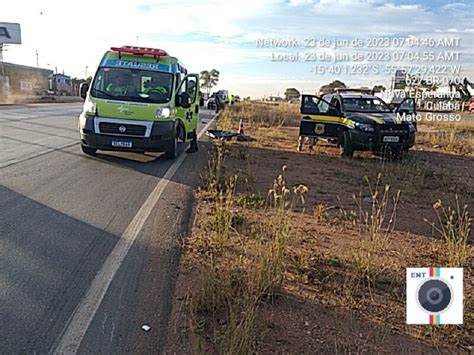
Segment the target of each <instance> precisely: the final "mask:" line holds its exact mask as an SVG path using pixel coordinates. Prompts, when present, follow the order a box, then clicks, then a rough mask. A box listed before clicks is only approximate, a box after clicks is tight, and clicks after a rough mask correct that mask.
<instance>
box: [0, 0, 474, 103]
mask: <svg viewBox="0 0 474 355" xmlns="http://www.w3.org/2000/svg"><path fill="white" fill-rule="evenodd" d="M473 9H474V0H470V1H462V0H454V1H449V0H448V1H439V0H434V1H429V0H419V1H411V0H410V1H391V2H386V1H379V0H359V1H356V0H339V1H337V0H225V1H217V0H211V1H205V0H204V1H189V0H188V1H186V0H175V1H168V0H161V1H160V0H156V1H142V0H129V1H120V2H119V1H117V0H115V1H110V0H101V1H90V0H82V1H56V0H37V1H34V2H33V1H25V0H16V1H12V2H9V3H8V6H6V7H5V6H4V5H3V6H2V8H1V12H0V22H18V23H20V25H21V30H22V44H21V45H8V47H7V51H6V52H5V53H4V61H6V62H13V63H18V64H24V65H31V66H36V64H37V56H36V52H38V63H39V66H40V67H42V68H49V69H52V70H55V68H57V70H58V72H63V71H64V73H65V74H68V75H71V76H73V77H85V75H86V71H87V75H93V73H94V72H95V70H96V69H97V64H98V63H99V61H100V58H101V57H102V55H103V53H104V52H105V51H106V50H107V49H108V48H110V47H111V46H121V45H138V46H144V47H154V48H162V49H165V50H166V51H167V52H168V53H170V54H172V55H174V56H176V57H178V58H179V59H180V60H181V61H182V62H183V63H184V64H185V65H186V66H187V67H188V69H189V70H190V72H200V71H202V70H210V69H217V70H219V71H220V73H221V75H220V83H219V87H218V88H219V89H228V90H229V91H230V92H233V93H236V94H239V95H240V96H242V97H246V96H251V97H262V96H264V95H266V96H268V95H283V93H284V91H285V89H286V88H288V87H295V88H297V89H298V90H300V91H302V92H305V93H314V92H316V91H317V90H318V89H319V87H320V86H321V85H323V84H327V83H329V82H331V81H333V80H335V79H339V80H342V81H344V82H345V83H346V84H348V85H350V86H357V87H360V86H368V87H372V86H373V85H375V84H382V85H384V86H386V87H389V86H390V81H391V77H392V75H388V74H383V73H379V74H374V73H372V72H371V73H369V74H367V73H364V72H362V73H360V74H358V73H350V71H351V70H354V69H358V68H357V66H360V65H374V63H373V62H370V61H367V60H366V59H364V61H362V62H361V61H355V60H353V58H352V57H350V58H349V59H348V60H346V61H345V62H341V63H337V64H340V66H339V68H341V66H342V65H344V66H345V68H346V70H349V73H346V72H340V73H336V72H332V73H328V72H327V71H328V69H327V68H328V67H329V66H333V67H334V63H332V62H325V61H321V60H319V59H318V58H316V59H318V60H316V61H313V60H312V59H314V58H311V55H313V54H314V55H322V54H323V53H327V54H328V55H331V56H333V55H334V54H335V53H336V51H337V53H347V55H352V53H355V52H363V53H364V58H367V56H370V54H369V53H371V52H372V54H373V52H385V53H393V52H397V53H400V52H403V51H411V52H419V53H423V52H427V51H432V52H434V53H435V54H438V53H439V52H443V51H446V50H449V51H456V52H459V53H460V59H459V60H457V61H456V62H455V63H454V64H456V65H459V66H460V68H461V75H463V76H467V77H469V78H470V80H471V81H474V53H473V48H474V46H473V45H474V15H473ZM374 37H378V38H390V39H393V38H419V39H422V38H427V37H430V38H434V39H436V40H437V39H442V38H446V37H448V38H460V45H459V46H457V47H455V48H448V49H446V48H440V47H436V48H418V47H416V48H410V49H407V48H393V47H382V48H380V47H379V46H378V47H377V46H376V47H372V48H339V49H337V50H334V48H321V47H320V46H319V45H318V46H317V47H315V48H313V47H301V45H300V46H299V47H297V48H272V47H261V46H258V45H257V43H261V41H263V40H275V41H278V40H292V39H296V40H297V41H298V43H300V44H301V43H303V44H308V45H313V44H319V42H318V41H319V40H321V39H328V40H330V41H334V40H336V39H337V40H344V39H346V40H348V41H351V40H354V39H359V38H360V39H362V40H364V41H365V42H364V43H367V41H368V39H369V38H374ZM258 41H260V42H258ZM341 43H343V42H341ZM349 43H351V42H349ZM296 52H298V53H299V56H300V60H299V61H297V62H295V61H288V60H286V61H275V60H273V59H275V58H276V57H279V58H281V57H282V56H284V55H295V53H296ZM390 55H392V54H390ZM286 59H288V58H286ZM301 59H302V60H301ZM305 59H311V60H310V61H305ZM376 64H377V65H379V64H380V65H386V64H387V63H383V62H381V63H379V62H377V63H376ZM390 64H395V65H403V64H415V65H419V64H428V65H444V64H446V65H447V64H449V65H450V64H453V63H452V62H449V63H448V62H442V61H441V62H440V60H431V61H430V60H428V61H413V59H412V60H411V61H408V62H407V61H406V60H405V59H403V60H401V59H397V61H396V62H393V61H392V62H390ZM316 66H320V67H321V66H322V67H323V68H324V70H325V71H326V73H325V74H321V73H317V72H315V71H314V68H315V67H316ZM312 69H313V70H312ZM370 69H372V67H370Z"/></svg>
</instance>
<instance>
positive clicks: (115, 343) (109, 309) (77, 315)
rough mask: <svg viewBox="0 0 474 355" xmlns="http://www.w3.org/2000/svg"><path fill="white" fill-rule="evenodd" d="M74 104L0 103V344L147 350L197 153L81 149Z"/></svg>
mask: <svg viewBox="0 0 474 355" xmlns="http://www.w3.org/2000/svg"><path fill="white" fill-rule="evenodd" d="M80 110H81V105H80V104H41V105H29V106H3V107H1V106H0V211H1V213H0V352H1V353H20V352H21V353H31V352H38V353H44V352H55V351H61V350H64V349H66V350H67V349H69V350H71V349H74V350H77V351H78V352H80V353H84V352H87V353H90V352H94V353H97V352H101V353H111V352H125V351H135V352H154V353H156V352H159V351H160V349H161V348H162V345H163V341H164V339H165V331H166V322H167V318H168V315H169V313H170V308H171V295H172V293H173V285H174V277H175V272H176V267H177V264H178V260H179V252H178V250H179V245H180V237H182V236H183V235H184V234H185V233H186V232H187V231H188V227H189V225H190V222H191V219H192V212H191V211H192V208H191V207H192V191H193V187H194V186H195V184H196V183H197V179H198V173H199V169H198V168H197V167H198V166H199V165H200V164H203V163H205V162H204V159H205V157H204V154H203V153H202V152H200V153H197V154H192V155H186V154H185V153H182V155H181V156H182V157H183V158H181V157H180V159H178V161H168V160H166V159H164V157H163V156H162V155H160V154H158V153H157V154H155V153H153V154H131V153H115V152H113V153H112V152H104V153H101V152H100V151H99V154H98V156H97V157H89V156H86V155H84V154H83V153H82V152H81V150H80V146H79V144H78V133H77V117H78V115H79V112H80ZM211 118H212V113H211V112H209V111H203V112H201V124H200V129H202V128H203V126H204V124H202V122H203V121H204V122H205V123H209V122H210V121H211ZM181 149H182V150H184V149H185V147H184V146H183V147H181ZM176 162H178V163H176ZM173 172H174V174H173ZM132 237H133V238H132ZM127 243H128V244H127ZM127 245H128V246H127ZM144 324H147V325H150V326H151V330H150V331H149V332H144V331H143V330H142V329H141V327H142V325H144ZM71 339H72V340H71ZM70 344H73V347H72V348H68V346H70ZM74 344H75V345H76V347H74ZM64 345H65V346H66V347H64Z"/></svg>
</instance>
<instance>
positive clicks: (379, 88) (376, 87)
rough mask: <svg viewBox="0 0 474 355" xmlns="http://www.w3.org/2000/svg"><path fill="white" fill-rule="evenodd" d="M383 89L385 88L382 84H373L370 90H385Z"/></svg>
mask: <svg viewBox="0 0 474 355" xmlns="http://www.w3.org/2000/svg"><path fill="white" fill-rule="evenodd" d="M385 90H386V88H385V86H383V85H375V86H374V87H373V88H372V91H373V92H374V93H377V92H382V91H385Z"/></svg>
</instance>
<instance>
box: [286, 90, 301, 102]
mask: <svg viewBox="0 0 474 355" xmlns="http://www.w3.org/2000/svg"><path fill="white" fill-rule="evenodd" d="M300 95H301V94H300V92H299V91H298V90H296V89H295V88H288V89H286V90H285V100H287V101H289V100H291V99H299V97H300Z"/></svg>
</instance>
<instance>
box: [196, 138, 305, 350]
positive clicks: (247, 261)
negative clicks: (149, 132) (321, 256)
mask: <svg viewBox="0 0 474 355" xmlns="http://www.w3.org/2000/svg"><path fill="white" fill-rule="evenodd" d="M214 149H215V150H214V153H213V154H212V155H211V157H210V159H209V169H208V173H207V174H206V175H205V176H204V179H203V184H202V186H203V188H202V190H201V194H202V195H203V196H205V198H206V200H207V201H208V207H209V208H210V211H211V212H210V215H209V216H208V218H207V221H206V223H205V225H206V233H205V234H204V235H201V236H200V237H199V238H197V239H195V240H193V241H192V246H191V247H192V249H194V250H197V251H198V253H199V254H200V255H202V256H203V258H202V259H203V261H204V265H203V267H202V272H201V273H200V281H199V282H198V287H197V289H194V290H193V295H192V296H190V298H191V301H190V306H191V309H190V314H192V320H193V321H192V323H193V328H194V330H195V332H196V333H200V332H204V333H205V334H208V335H209V334H210V335H211V336H210V339H209V340H210V344H207V347H210V348H211V349H213V350H214V351H218V352H219V353H223V354H248V353H251V352H253V351H254V350H255V342H256V340H257V338H258V336H257V332H256V324H255V320H256V314H257V311H258V308H259V306H260V304H261V303H262V302H264V301H265V300H269V299H272V298H273V297H274V296H275V295H276V294H277V293H278V292H279V290H280V287H281V283H282V280H283V273H284V271H285V250H286V243H287V241H288V239H289V238H290V236H291V230H290V227H289V223H288V217H287V212H288V211H289V210H291V209H292V208H293V205H294V204H296V203H300V202H301V201H303V197H302V196H303V194H304V192H305V190H304V187H301V186H300V187H298V188H296V189H295V190H294V191H293V192H291V191H290V189H289V188H288V187H287V186H286V180H285V178H284V171H283V173H282V174H281V175H279V176H278V177H277V178H276V179H275V182H274V184H273V186H272V188H271V189H270V190H269V192H268V202H267V204H266V209H267V210H268V218H267V219H266V221H265V222H264V223H262V222H257V221H253V222H251V220H250V219H249V220H247V217H246V216H248V215H249V213H247V212H248V209H249V208H255V207H262V206H263V202H262V199H261V198H260V197H256V196H255V195H254V194H250V195H248V196H246V198H243V197H241V198H239V199H236V198H235V196H234V192H235V185H236V182H237V177H236V176H230V177H227V178H226V179H225V181H226V182H225V183H224V184H222V183H218V181H219V179H218V178H217V177H222V176H223V175H224V171H223V165H222V164H221V163H220V162H222V161H224V160H225V155H226V154H227V150H226V148H225V143H223V142H219V143H217V144H216V145H215V148H214ZM222 155H224V156H222ZM216 186H217V187H218V189H216Z"/></svg>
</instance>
